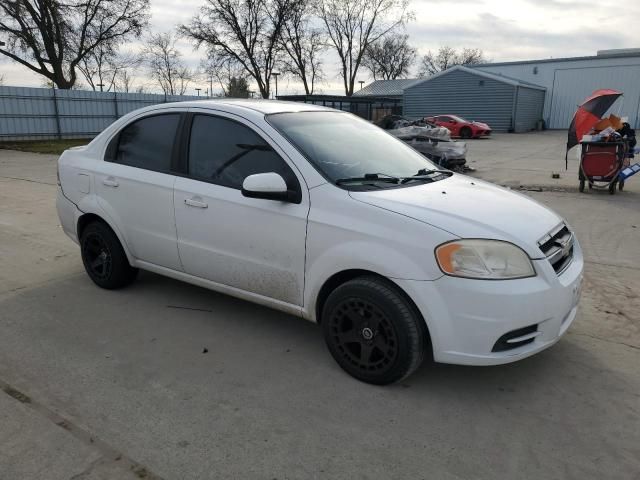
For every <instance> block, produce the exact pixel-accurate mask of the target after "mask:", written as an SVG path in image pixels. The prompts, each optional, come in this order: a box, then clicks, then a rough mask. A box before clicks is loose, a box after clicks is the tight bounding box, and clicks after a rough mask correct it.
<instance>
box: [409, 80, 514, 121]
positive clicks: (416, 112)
mask: <svg viewBox="0 0 640 480" xmlns="http://www.w3.org/2000/svg"><path fill="white" fill-rule="evenodd" d="M515 88H516V87H515V86H513V85H509V84H507V83H504V82H498V81H496V80H491V79H489V78H485V77H483V76H480V75H474V74H473V73H469V72H464V71H453V72H450V73H447V74H445V75H441V76H439V77H437V78H434V79H433V80H429V81H427V82H422V83H419V84H417V85H415V86H412V87H409V88H407V89H405V90H404V114H405V115H406V116H407V117H425V116H429V115H438V114H447V113H449V114H455V115H460V116H462V117H465V118H467V119H469V120H476V121H478V122H486V123H488V124H489V125H490V126H491V128H493V129H494V130H496V131H507V130H509V129H510V128H511V124H512V114H513V96H514V94H515Z"/></svg>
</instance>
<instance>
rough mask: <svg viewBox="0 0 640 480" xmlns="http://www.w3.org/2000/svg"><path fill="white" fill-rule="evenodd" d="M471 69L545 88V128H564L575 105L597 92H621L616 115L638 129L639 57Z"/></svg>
mask: <svg viewBox="0 0 640 480" xmlns="http://www.w3.org/2000/svg"><path fill="white" fill-rule="evenodd" d="M474 68H477V69H478V70H482V71H485V72H489V73H493V74H498V75H500V74H502V75H508V76H510V77H514V78H518V79H521V80H524V81H527V82H531V83H535V84H537V85H541V86H543V87H546V88H547V94H546V98H545V104H544V113H543V118H544V119H545V121H546V123H547V126H548V127H549V128H562V129H565V128H568V127H569V123H570V122H571V118H572V116H573V114H574V112H575V110H576V107H577V105H578V104H579V103H580V102H581V101H582V100H583V99H584V98H586V97H587V96H588V95H589V94H590V93H591V92H593V91H594V90H597V89H599V88H614V89H617V90H620V91H622V92H624V103H623V104H622V109H621V110H620V113H621V114H622V115H623V116H628V117H629V123H631V125H632V126H634V127H635V128H640V109H639V108H638V107H639V105H640V56H635V57H634V56H628V57H622V58H611V57H603V58H598V57H593V58H587V59H580V60H559V61H548V60H545V61H544V62H540V63H536V62H526V63H513V64H507V65H500V64H498V65H491V64H487V65H478V66H477V67H474ZM618 102H620V101H618ZM619 106H620V104H619V103H616V105H614V107H613V111H614V112H617V111H618V108H619Z"/></svg>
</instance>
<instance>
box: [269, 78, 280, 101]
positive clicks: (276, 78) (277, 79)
mask: <svg viewBox="0 0 640 480" xmlns="http://www.w3.org/2000/svg"><path fill="white" fill-rule="evenodd" d="M271 75H273V76H274V77H276V100H277V99H278V75H280V72H271Z"/></svg>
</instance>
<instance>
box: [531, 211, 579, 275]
mask: <svg viewBox="0 0 640 480" xmlns="http://www.w3.org/2000/svg"><path fill="white" fill-rule="evenodd" d="M573 244H574V236H573V233H572V232H571V230H569V227H567V225H566V224H564V223H562V224H560V225H559V226H557V227H556V228H554V229H553V230H551V231H550V232H549V233H548V234H546V235H545V236H544V237H542V238H541V239H540V240H538V247H539V248H540V250H541V251H542V253H543V254H544V256H545V257H546V258H547V260H548V261H549V263H550V264H551V266H552V267H553V269H554V271H555V272H556V274H558V275H561V274H562V272H564V271H565V270H566V269H567V268H568V267H569V265H570V264H571V262H572V260H573Z"/></svg>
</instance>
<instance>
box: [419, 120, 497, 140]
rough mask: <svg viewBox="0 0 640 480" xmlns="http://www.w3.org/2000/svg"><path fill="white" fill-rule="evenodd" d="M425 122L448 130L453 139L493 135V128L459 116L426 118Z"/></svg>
mask: <svg viewBox="0 0 640 480" xmlns="http://www.w3.org/2000/svg"><path fill="white" fill-rule="evenodd" d="M425 121H426V122H429V123H433V124H435V125H437V126H439V127H446V128H448V129H449V130H450V131H451V136H452V137H461V138H480V137H487V136H489V135H491V127H490V126H489V125H487V124H486V123H481V122H470V121H468V120H465V119H464V118H462V117H459V116H457V115H436V116H434V117H426V118H425Z"/></svg>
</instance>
